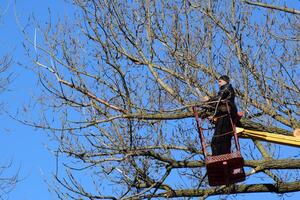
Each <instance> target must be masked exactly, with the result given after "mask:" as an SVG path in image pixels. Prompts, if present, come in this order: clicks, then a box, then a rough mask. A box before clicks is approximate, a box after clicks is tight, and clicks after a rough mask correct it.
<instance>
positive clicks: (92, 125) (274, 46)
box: [24, 0, 300, 199]
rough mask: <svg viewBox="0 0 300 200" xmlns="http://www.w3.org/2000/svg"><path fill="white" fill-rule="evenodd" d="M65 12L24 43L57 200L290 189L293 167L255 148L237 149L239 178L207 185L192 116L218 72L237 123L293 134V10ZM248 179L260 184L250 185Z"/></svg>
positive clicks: (105, 6) (176, 5)
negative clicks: (50, 145) (230, 94)
mask: <svg viewBox="0 0 300 200" xmlns="http://www.w3.org/2000/svg"><path fill="white" fill-rule="evenodd" d="M276 2H277V1H275V2H274V5H276ZM72 4H73V6H74V7H75V8H76V13H75V14H74V16H68V17H67V18H66V19H65V20H60V21H59V22H57V23H53V22H51V21H49V22H47V24H46V25H45V26H37V25H36V24H32V26H34V28H35V30H37V31H36V34H35V38H36V37H41V35H42V36H43V40H42V41H41V39H39V40H36V39H34V40H30V38H29V37H28V38H27V47H28V49H27V50H28V53H29V54H30V55H31V57H32V58H33V59H34V62H35V65H34V67H33V69H35V71H36V73H37V74H38V76H39V80H40V85H41V86H42V88H43V94H42V96H41V97H40V98H39V99H38V100H39V103H40V105H41V106H42V110H43V113H42V114H43V115H42V117H41V121H40V122H34V123H32V125H34V126H36V127H39V128H44V129H48V130H49V131H50V133H51V134H49V135H50V136H51V137H52V139H54V140H55V141H56V142H57V143H56V144H57V146H58V147H57V149H56V151H55V152H56V156H57V162H58V163H57V171H56V173H55V178H56V180H57V182H58V183H59V184H58V185H57V187H54V190H55V191H56V192H57V194H58V196H59V197H60V198H61V199H64V198H66V197H73V198H74V199H78V198H85V199H145V198H154V197H164V198H175V197H203V198H205V197H208V196H211V195H222V194H225V195H226V194H236V193H256V192H276V193H279V194H282V193H288V192H294V191H299V190H300V181H299V178H297V176H296V174H297V173H298V169H299V168H300V160H299V159H295V158H293V157H289V158H284V157H282V154H284V152H280V151H279V150H278V148H276V147H274V146H273V145H270V144H265V143H261V142H259V141H255V140H253V142H249V140H248V142H246V143H243V144H242V153H243V155H244V157H245V159H246V161H245V169H246V173H247V177H248V178H247V180H246V181H245V182H243V183H240V184H237V185H232V186H230V187H225V186H222V187H217V188H214V187H213V188H212V187H209V186H208V183H207V180H206V178H205V167H204V162H203V155H202V151H201V149H200V142H199V138H198V133H197V130H196V127H195V122H194V119H193V113H192V109H191V106H192V105H201V101H202V100H201V99H202V98H203V97H204V96H213V95H214V94H215V93H216V91H217V88H216V85H215V81H216V79H217V78H218V77H219V76H220V75H223V74H226V75H228V76H230V77H231V80H232V85H233V86H234V87H235V89H236V93H237V97H238V99H237V104H238V107H239V110H241V111H243V112H244V113H245V116H244V118H243V120H242V122H243V124H244V126H247V127H250V128H251V127H252V128H254V129H258V130H266V131H270V132H274V133H277V134H290V133H291V131H293V130H294V129H296V128H299V127H300V125H299V116H300V110H299V102H300V101H299V100H300V99H299V97H300V89H299V83H300V82H299V58H300V51H299V48H300V43H299V40H300V26H299V18H300V15H299V13H297V11H295V10H294V11H293V12H288V11H290V10H289V9H288V8H281V7H275V8H274V7H273V8H272V7H271V8H270V6H268V5H267V4H260V5H255V4H253V3H251V2H249V1H235V0H232V1H188V0H175V1H160V0H153V1H150V0H143V1H141V0H136V1H130V0H124V1H116V0H112V1H107V0H103V1H94V0H91V1H85V0H73V1H72ZM279 8H281V9H279ZM32 26H28V27H26V28H27V29H24V33H25V34H26V33H28V31H29V30H32V29H30V28H32ZM37 41H38V42H37ZM202 114H203V113H202ZM204 114H205V113H204ZM25 123H30V122H28V121H25ZM204 126H206V127H208V128H210V126H211V125H210V124H209V123H207V122H206V121H205V123H204ZM207 132H208V133H209V132H211V131H210V130H207ZM208 136H209V134H208ZM279 169H288V170H289V171H288V172H289V174H293V175H289V176H286V174H285V173H284V172H282V171H277V170H279ZM261 173H262V175H261ZM257 174H260V175H261V176H263V178H265V179H266V180H267V183H266V182H265V181H261V182H260V181H259V179H254V180H256V181H255V183H253V181H252V182H251V181H249V180H251V179H252V177H255V176H256V175H257Z"/></svg>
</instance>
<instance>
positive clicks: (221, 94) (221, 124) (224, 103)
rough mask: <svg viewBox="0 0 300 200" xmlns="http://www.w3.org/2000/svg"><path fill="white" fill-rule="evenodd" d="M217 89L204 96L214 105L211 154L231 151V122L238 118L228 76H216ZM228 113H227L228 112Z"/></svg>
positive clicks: (233, 93)
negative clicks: (215, 91)
mask: <svg viewBox="0 0 300 200" xmlns="http://www.w3.org/2000/svg"><path fill="white" fill-rule="evenodd" d="M218 85H219V91H218V94H217V95H216V96H214V97H211V98H208V97H205V98H204V100H206V101H207V102H208V103H209V104H212V105H214V106H213V107H214V110H212V111H213V112H214V115H213V116H212V117H211V121H212V122H213V123H214V124H215V131H214V135H213V137H212V141H211V149H212V155H213V156H216V155H222V154H227V153H231V138H232V136H233V126H232V123H231V120H232V122H233V123H236V122H237V120H238V115H237V108H236V105H235V102H234V98H235V92H234V89H233V87H232V86H231V84H230V78H229V77H228V76H226V75H223V76H221V77H219V78H218ZM228 111H229V112H230V114H229V112H228Z"/></svg>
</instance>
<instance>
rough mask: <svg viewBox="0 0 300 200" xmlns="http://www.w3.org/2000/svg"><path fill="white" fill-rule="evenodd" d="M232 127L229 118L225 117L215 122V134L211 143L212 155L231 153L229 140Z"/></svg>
mask: <svg viewBox="0 0 300 200" xmlns="http://www.w3.org/2000/svg"><path fill="white" fill-rule="evenodd" d="M232 133H233V127H232V124H231V121H230V117H229V116H228V115H225V116H223V117H219V118H217V120H216V122H215V133H214V136H213V138H212V141H211V150H212V155H213V156H216V155H222V154H227V153H231V138H232Z"/></svg>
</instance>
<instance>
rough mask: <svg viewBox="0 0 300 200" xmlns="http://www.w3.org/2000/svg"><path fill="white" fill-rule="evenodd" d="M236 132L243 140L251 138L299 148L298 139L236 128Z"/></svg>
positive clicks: (299, 142)
mask: <svg viewBox="0 0 300 200" xmlns="http://www.w3.org/2000/svg"><path fill="white" fill-rule="evenodd" d="M236 132H237V134H238V135H239V136H240V137H244V138H252V139H256V140H262V141H267V142H273V143H277V144H283V145H289V146H294V147H300V137H295V136H287V135H281V134H275V133H269V132H262V131H255V130H248V129H244V128H240V127H236Z"/></svg>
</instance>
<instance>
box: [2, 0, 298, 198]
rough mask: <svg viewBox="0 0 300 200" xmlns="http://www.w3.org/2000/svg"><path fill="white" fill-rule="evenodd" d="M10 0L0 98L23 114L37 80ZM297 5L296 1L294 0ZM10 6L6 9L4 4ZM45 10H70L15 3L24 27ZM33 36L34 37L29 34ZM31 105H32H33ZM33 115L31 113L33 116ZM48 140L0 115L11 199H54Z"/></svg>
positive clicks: (44, 1)
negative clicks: (10, 77) (16, 173)
mask: <svg viewBox="0 0 300 200" xmlns="http://www.w3.org/2000/svg"><path fill="white" fill-rule="evenodd" d="M13 2H14V1H13V0H1V1H0V7H1V10H2V11H3V10H5V11H6V12H5V13H4V16H3V18H2V19H1V22H0V55H2V54H3V53H5V52H12V53H13V58H14V61H15V62H14V64H13V65H12V68H11V71H13V72H14V76H15V80H14V82H13V83H12V84H11V85H10V87H9V89H10V91H6V92H5V93H2V94H1V95H0V101H4V102H5V103H6V104H5V108H6V110H8V111H9V113H10V114H15V113H17V111H18V112H23V109H22V107H23V106H24V105H25V104H27V103H28V102H30V97H31V96H32V95H33V93H34V91H35V88H36V84H37V80H36V76H35V75H34V74H33V73H32V72H31V71H29V70H28V69H25V68H24V67H22V66H20V65H19V64H18V62H21V63H23V64H25V65H32V63H31V62H30V60H29V59H28V57H26V56H25V53H24V50H23V47H22V40H23V36H22V34H21V32H20V29H19V28H18V26H17V24H16V20H15V15H14V5H13ZM297 2H298V3H299V1H297ZM8 4H9V7H7V5H8ZM48 8H50V9H51V11H52V15H53V16H62V17H63V16H64V15H65V13H66V12H69V11H70V8H69V7H68V6H67V5H66V4H65V3H64V2H63V1H62V0H17V5H16V11H17V15H18V16H19V17H21V18H22V23H24V24H25V22H26V18H27V17H28V16H29V15H30V14H34V15H35V16H36V17H38V18H39V19H40V21H46V20H47V18H48ZM32 37H34V36H33V35H32ZM33 103H34V102H33ZM32 117H35V116H34V113H33V114H32ZM48 142H49V141H48V138H47V136H46V134H45V133H44V132H43V131H42V130H33V129H32V128H31V127H28V126H24V125H22V124H20V123H18V122H16V121H15V120H12V119H11V118H9V117H8V116H7V115H5V114H1V115H0V155H1V157H0V163H3V162H5V161H8V160H10V159H13V164H14V170H17V169H20V177H21V178H24V180H22V181H21V182H20V183H19V184H18V185H17V187H16V189H15V190H14V191H13V192H12V193H11V195H10V199H13V200H48V199H55V195H53V194H52V196H51V194H50V193H49V192H48V187H47V184H46V183H45V181H44V180H49V182H50V183H51V180H50V179H51V173H52V172H53V171H54V168H55V161H54V157H53V156H52V155H51V152H50V151H49V150H47V144H48ZM272 197H273V198H274V197H275V196H274V195H270V194H251V195H248V194H245V195H239V196H238V197H237V199H262V198H265V199H266V198H270V199H272ZM211 199H218V198H215V197H213V198H211ZM287 199H295V200H296V199H300V193H299V192H298V193H295V194H289V197H287Z"/></svg>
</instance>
